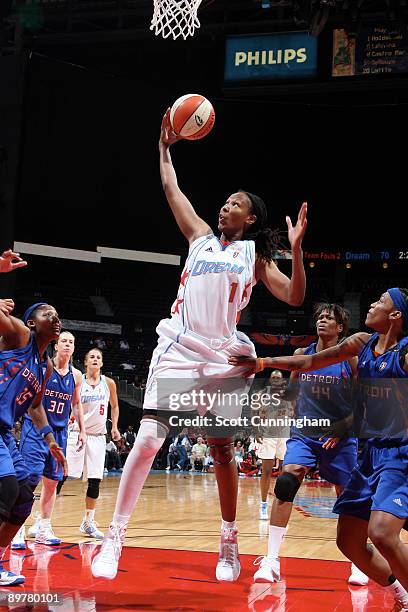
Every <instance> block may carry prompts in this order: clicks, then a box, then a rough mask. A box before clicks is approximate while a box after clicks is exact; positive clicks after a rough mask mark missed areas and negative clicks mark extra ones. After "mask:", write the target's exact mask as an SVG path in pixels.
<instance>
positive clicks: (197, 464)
mask: <svg viewBox="0 0 408 612" xmlns="http://www.w3.org/2000/svg"><path fill="white" fill-rule="evenodd" d="M206 453H207V446H206V444H204V442H203V438H202V437H201V436H198V438H197V442H196V443H195V444H194V445H193V448H192V449H191V457H190V463H191V471H192V472H195V471H196V469H198V470H202V469H203V467H204V459H205V455H206Z"/></svg>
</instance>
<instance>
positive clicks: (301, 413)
mask: <svg viewBox="0 0 408 612" xmlns="http://www.w3.org/2000/svg"><path fill="white" fill-rule="evenodd" d="M315 353H316V343H315V342H314V343H313V344H311V345H310V346H308V347H307V349H306V350H305V352H304V355H314V354H315ZM352 375H353V373H352V370H351V366H350V364H349V362H348V361H342V362H341V363H335V364H333V365H331V366H327V367H326V368H320V369H319V370H313V371H311V372H299V377H298V384H299V396H298V399H297V403H296V418H303V417H307V418H309V419H329V420H330V421H331V422H332V423H333V422H335V421H339V420H341V419H344V418H345V417H346V416H347V415H349V414H350V413H351V411H352V401H351V397H352V396H351V378H352ZM315 429H316V428H315ZM303 433H305V435H307V434H306V432H305V431H304V430H303ZM318 433H319V432H318V431H316V432H315V434H316V435H317V434H318Z"/></svg>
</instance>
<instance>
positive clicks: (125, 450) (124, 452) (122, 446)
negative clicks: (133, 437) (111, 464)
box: [116, 438, 130, 467]
mask: <svg viewBox="0 0 408 612" xmlns="http://www.w3.org/2000/svg"><path fill="white" fill-rule="evenodd" d="M116 446H117V449H118V453H119V457H120V463H121V465H122V467H123V466H124V465H125V463H126V459H127V458H128V454H129V453H130V447H129V446H126V443H125V441H124V439H123V438H121V439H120V440H118V441H117V442H116Z"/></svg>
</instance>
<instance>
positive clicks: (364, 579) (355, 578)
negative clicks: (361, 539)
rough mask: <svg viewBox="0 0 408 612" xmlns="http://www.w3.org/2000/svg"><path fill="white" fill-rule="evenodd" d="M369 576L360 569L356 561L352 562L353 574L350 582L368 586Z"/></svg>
mask: <svg viewBox="0 0 408 612" xmlns="http://www.w3.org/2000/svg"><path fill="white" fill-rule="evenodd" d="M368 580H369V578H368V576H366V575H365V574H364V572H362V571H361V570H359V569H358V567H357V566H356V565H354V563H352V564H351V574H350V576H349V579H348V583H349V584H354V585H356V586H367V584H368Z"/></svg>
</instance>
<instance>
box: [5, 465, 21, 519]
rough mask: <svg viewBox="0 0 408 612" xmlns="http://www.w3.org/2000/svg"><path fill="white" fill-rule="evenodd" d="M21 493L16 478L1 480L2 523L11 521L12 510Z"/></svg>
mask: <svg viewBox="0 0 408 612" xmlns="http://www.w3.org/2000/svg"><path fill="white" fill-rule="evenodd" d="M19 491H20V488H19V486H18V480H17V478H16V477H15V476H4V477H3V478H0V522H3V521H8V520H9V518H10V512H11V509H12V507H13V506H14V504H15V503H16V499H17V498H18V494H19Z"/></svg>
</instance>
